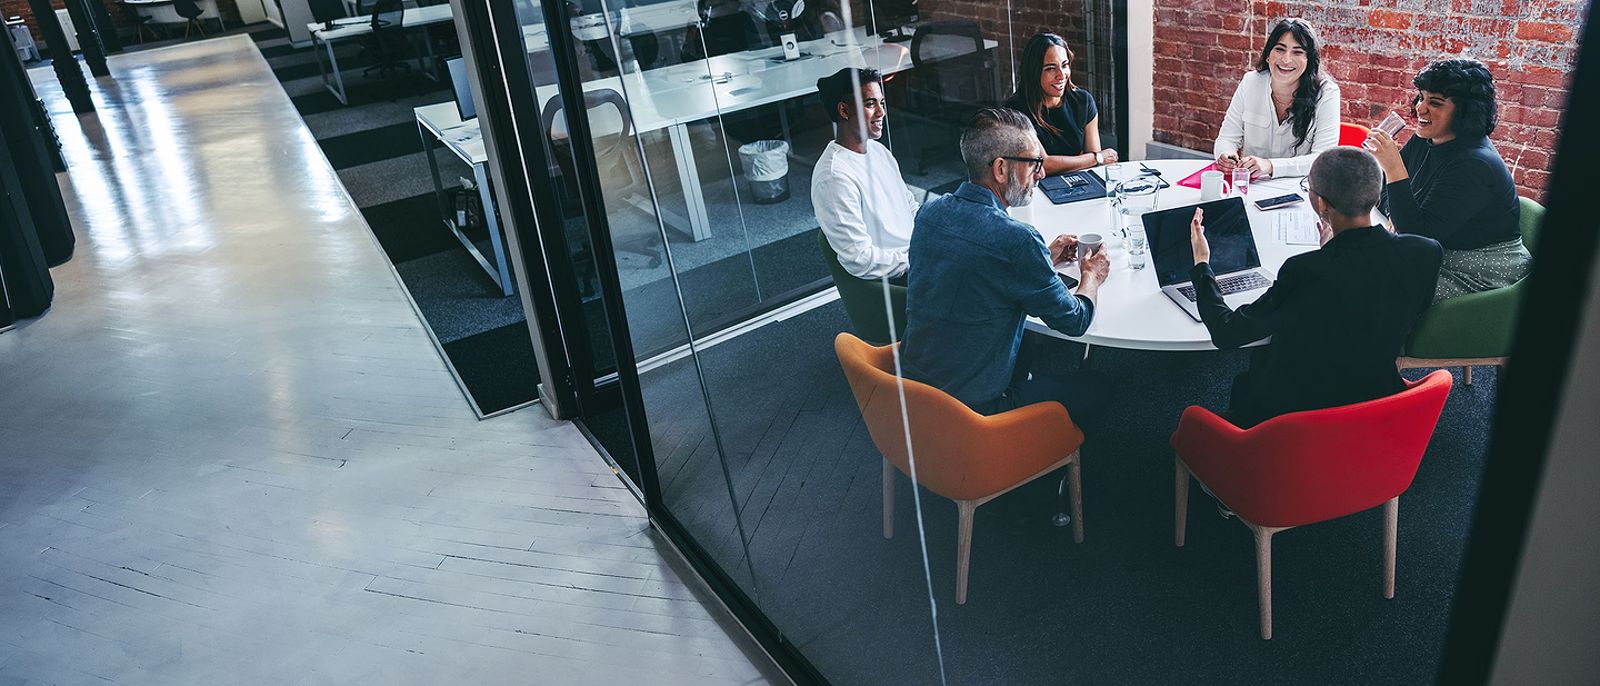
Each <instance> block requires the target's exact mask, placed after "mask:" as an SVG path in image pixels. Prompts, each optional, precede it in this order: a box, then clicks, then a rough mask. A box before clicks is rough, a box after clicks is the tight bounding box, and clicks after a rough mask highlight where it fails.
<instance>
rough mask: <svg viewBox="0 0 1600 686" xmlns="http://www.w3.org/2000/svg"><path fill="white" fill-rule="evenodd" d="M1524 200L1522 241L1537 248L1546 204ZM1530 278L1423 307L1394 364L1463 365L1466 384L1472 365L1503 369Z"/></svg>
mask: <svg viewBox="0 0 1600 686" xmlns="http://www.w3.org/2000/svg"><path fill="white" fill-rule="evenodd" d="M1519 200H1520V201H1521V203H1522V219H1521V228H1522V245H1523V246H1525V247H1527V248H1528V252H1529V253H1535V250H1537V244H1538V242H1539V241H1538V239H1539V222H1540V221H1541V220H1543V219H1544V206H1543V205H1540V204H1539V203H1537V202H1534V201H1533V200H1530V199H1528V198H1519ZM1527 282H1528V277H1526V276H1524V277H1522V278H1520V279H1517V282H1516V283H1513V284H1511V285H1510V286H1506V287H1505V288H1496V289H1494V290H1488V291H1483V292H1481V293H1468V294H1466V295H1463V296H1459V297H1455V298H1451V299H1449V300H1445V301H1443V302H1440V303H1435V304H1434V305H1433V306H1432V307H1429V308H1428V309H1427V310H1425V311H1423V313H1422V318H1421V319H1419V320H1417V325H1416V326H1414V327H1412V328H1411V336H1410V337H1409V338H1407V339H1406V345H1405V348H1403V349H1401V351H1400V359H1398V360H1395V366H1397V367H1399V368H1401V369H1419V368H1428V367H1456V366H1459V367H1461V370H1462V371H1461V375H1462V376H1463V377H1465V380H1466V384H1467V385H1468V386H1471V385H1472V368H1473V367H1474V366H1478V365H1483V366H1494V367H1498V368H1500V369H1502V370H1503V369H1505V367H1506V362H1507V361H1509V360H1510V358H1511V337H1512V333H1513V327H1514V326H1515V325H1516V323H1517V311H1518V310H1519V309H1520V308H1521V303H1522V291H1523V289H1525V288H1527V286H1525V285H1523V284H1525V283H1527Z"/></svg>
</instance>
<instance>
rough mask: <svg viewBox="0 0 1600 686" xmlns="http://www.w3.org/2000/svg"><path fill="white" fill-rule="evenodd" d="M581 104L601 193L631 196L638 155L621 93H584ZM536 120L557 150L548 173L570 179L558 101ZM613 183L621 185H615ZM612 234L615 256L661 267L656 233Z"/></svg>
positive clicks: (637, 182) (568, 144)
mask: <svg viewBox="0 0 1600 686" xmlns="http://www.w3.org/2000/svg"><path fill="white" fill-rule="evenodd" d="M583 103H584V107H585V108H587V109H588V117H589V127H590V134H591V135H593V137H594V159H595V163H596V164H597V165H598V166H599V171H600V174H601V176H602V179H601V180H602V184H601V190H602V191H603V192H604V193H605V195H607V196H613V197H614V196H617V195H620V194H623V193H628V192H631V191H632V190H634V189H635V188H637V187H638V186H639V185H640V183H641V181H640V177H641V175H640V174H635V173H634V168H633V165H634V163H635V160H634V157H635V155H636V153H637V151H636V149H635V148H634V143H633V137H632V135H631V134H632V133H633V120H632V119H631V118H630V117H629V116H628V105H627V101H626V100H624V99H623V97H622V94H621V93H618V92H617V91H614V90H611V89H609V88H603V89H599V90H594V91H589V92H586V93H584V94H583ZM539 120H540V122H541V123H542V124H543V128H544V134H545V137H546V139H547V140H549V141H550V144H551V146H552V147H554V148H556V151H555V152H556V154H555V155H553V157H555V158H556V162H557V164H556V165H555V167H554V168H552V169H551V170H550V173H551V175H552V176H558V175H565V176H567V177H568V178H572V176H571V175H572V174H573V173H574V171H573V170H569V169H567V168H566V166H565V165H569V164H571V159H572V154H571V150H572V148H571V142H570V140H569V138H570V136H569V134H568V132H567V122H566V117H565V115H564V114H563V112H562V103H561V98H560V97H554V98H551V99H550V102H548V103H546V104H545V107H544V112H543V113H542V114H541V115H540V117H539ZM614 180H621V182H620V183H615V182H614ZM607 204H608V205H609V203H607ZM612 231H613V233H612V237H611V242H612V248H613V249H615V250H616V251H617V252H625V253H632V254H635V255H642V256H644V257H647V258H649V263H648V266H650V267H658V266H660V265H661V262H662V255H663V253H664V250H663V249H662V244H661V236H660V235H659V234H658V233H656V232H655V231H650V232H648V233H646V234H644V235H634V236H619V235H616V231H617V227H616V226H612Z"/></svg>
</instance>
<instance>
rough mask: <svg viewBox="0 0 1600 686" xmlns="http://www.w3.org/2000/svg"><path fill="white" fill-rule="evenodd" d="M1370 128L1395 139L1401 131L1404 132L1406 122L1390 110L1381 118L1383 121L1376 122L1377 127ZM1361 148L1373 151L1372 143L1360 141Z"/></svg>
mask: <svg viewBox="0 0 1600 686" xmlns="http://www.w3.org/2000/svg"><path fill="white" fill-rule="evenodd" d="M1372 128H1373V130H1375V131H1382V132H1384V133H1387V134H1389V137H1390V138H1395V137H1397V136H1399V135H1400V132H1401V131H1404V130H1406V120H1405V118H1404V117H1401V116H1400V115H1399V114H1396V113H1395V112H1394V111H1392V110H1391V111H1390V112H1389V114H1388V115H1387V116H1385V117H1384V118H1383V121H1380V122H1378V125H1377V126H1374V127H1372ZM1361 147H1363V148H1366V149H1367V150H1373V149H1375V148H1374V146H1373V145H1372V141H1361Z"/></svg>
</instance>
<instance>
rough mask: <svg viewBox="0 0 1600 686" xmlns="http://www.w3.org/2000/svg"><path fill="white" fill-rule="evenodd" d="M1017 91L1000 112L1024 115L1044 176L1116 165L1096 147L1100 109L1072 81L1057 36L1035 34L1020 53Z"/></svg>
mask: <svg viewBox="0 0 1600 686" xmlns="http://www.w3.org/2000/svg"><path fill="white" fill-rule="evenodd" d="M1021 64H1022V69H1021V72H1020V73H1019V74H1018V75H1017V92H1016V93H1015V94H1014V95H1012V96H1011V97H1010V98H1009V99H1007V100H1006V107H1009V108H1011V109H1014V110H1016V111H1018V112H1021V113H1023V114H1024V115H1027V117H1028V121H1031V122H1033V131H1034V133H1037V134H1039V143H1040V144H1042V145H1043V146H1044V153H1045V159H1044V172H1045V173H1046V174H1060V173H1062V172H1069V171H1077V170H1079V169H1088V168H1089V167H1094V166H1097V165H1101V164H1111V163H1113V162H1116V161H1117V151H1115V150H1112V149H1110V148H1104V149H1102V148H1101V147H1100V110H1099V108H1097V107H1095V103H1094V96H1093V95H1090V94H1089V91H1086V90H1084V89H1082V88H1079V87H1078V86H1077V84H1074V83H1073V82H1072V49H1071V48H1069V47H1067V42H1066V41H1065V40H1062V38H1061V36H1057V35H1056V34H1053V33H1040V34H1036V35H1034V37H1033V38H1030V39H1028V44H1027V45H1026V46H1025V47H1023V48H1022V62H1021Z"/></svg>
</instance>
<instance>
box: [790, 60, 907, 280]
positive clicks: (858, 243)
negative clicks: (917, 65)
mask: <svg viewBox="0 0 1600 686" xmlns="http://www.w3.org/2000/svg"><path fill="white" fill-rule="evenodd" d="M817 92H818V93H819V94H821V95H822V104H823V106H824V107H826V108H827V111H828V118H829V119H832V120H833V121H834V123H835V126H834V129H835V133H834V137H833V142H831V143H828V147H826V148H825V149H823V151H822V157H821V158H820V159H818V160H817V166H816V169H815V170H813V171H812V173H811V205H812V207H813V209H814V210H815V211H816V213H817V223H818V224H819V225H821V227H822V233H823V235H825V236H827V237H828V244H829V245H831V246H833V250H834V252H836V253H838V254H839V265H840V266H842V267H844V270H845V271H846V272H848V273H850V274H851V275H852V276H855V277H857V278H862V279H882V278H885V277H887V278H889V280H890V281H892V282H895V283H899V284H902V285H903V284H904V283H905V277H906V270H907V266H908V265H907V262H906V251H907V249H908V248H909V247H910V245H911V222H912V219H914V218H915V217H916V214H917V201H916V200H915V199H914V198H912V196H911V191H910V190H909V189H907V188H906V183H905V180H904V179H902V178H901V177H900V164H899V163H898V162H896V161H895V159H894V155H893V154H892V153H890V152H889V149H888V148H886V147H884V146H883V144H882V143H879V142H878V139H879V138H882V137H883V124H884V119H885V117H886V115H887V113H888V108H887V106H886V105H885V103H884V98H883V77H882V76H881V75H880V74H879V73H878V71H877V70H875V69H856V68H845V69H840V70H839V71H838V72H836V73H834V74H833V75H832V76H828V77H824V78H821V79H817Z"/></svg>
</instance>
